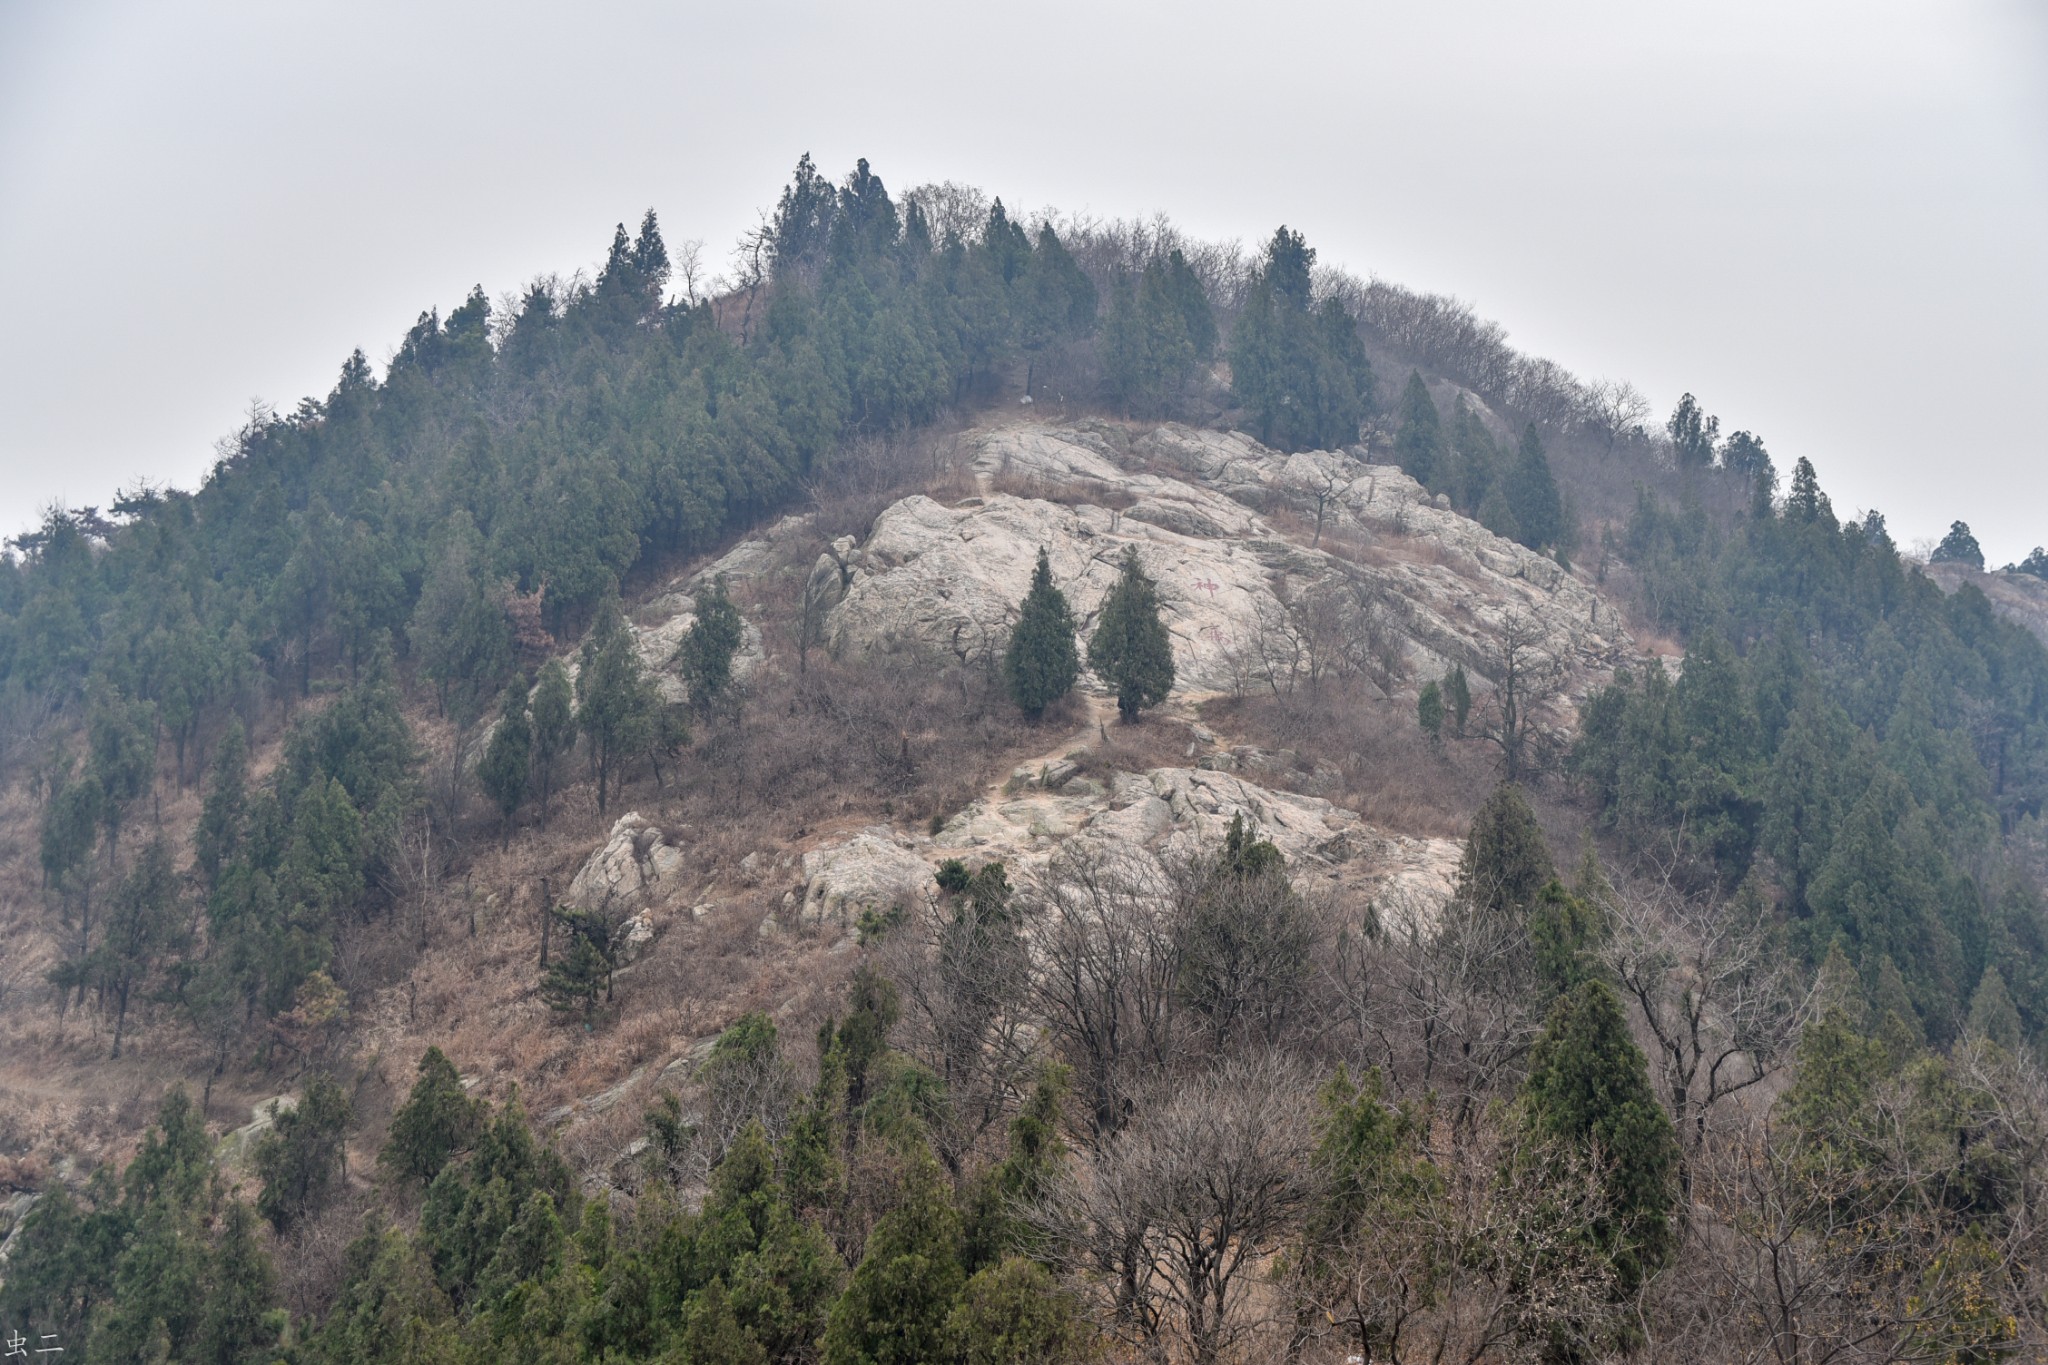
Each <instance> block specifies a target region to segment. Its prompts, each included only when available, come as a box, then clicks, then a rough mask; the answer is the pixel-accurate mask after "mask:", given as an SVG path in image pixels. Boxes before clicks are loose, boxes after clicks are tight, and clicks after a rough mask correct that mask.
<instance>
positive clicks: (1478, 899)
mask: <svg viewBox="0 0 2048 1365" xmlns="http://www.w3.org/2000/svg"><path fill="white" fill-rule="evenodd" d="M1556 877H1557V868H1556V866H1555V864H1553V863H1552V862H1551V860H1550V846H1549V845H1548V844H1547V843H1545V842H1544V839H1543V830H1542V827H1541V826H1539V825H1538V824H1537V823H1536V814H1535V812H1534V811H1532V810H1530V809H1529V803H1528V802H1527V801H1525V800H1524V799H1523V798H1522V793H1521V791H1520V789H1519V788H1517V787H1516V786H1514V784H1512V783H1509V782H1503V783H1501V784H1500V785H1499V786H1498V787H1495V788H1494V789H1493V794H1492V795H1490V796H1488V797H1487V798H1486V800H1485V802H1484V803H1483V804H1481V806H1480V807H1479V811H1478V813H1477V814H1476V815H1474V816H1473V817H1472V831H1471V833H1470V834H1469V835H1468V836H1466V840H1465V856H1464V859H1463V860H1462V861H1461V862H1460V863H1459V864H1458V894H1459V895H1460V896H1462V897H1464V898H1465V899H1466V900H1467V901H1468V902H1470V903H1471V904H1473V905H1475V906H1480V907H1483V908H1485V909H1487V910H1491V911H1495V912H1499V913H1512V914H1516V915H1520V914H1522V913H1525V912H1526V911H1527V910H1528V909H1529V908H1530V907H1531V906H1533V905H1535V904H1536V899H1537V897H1538V896H1540V895H1541V894H1542V893H1543V888H1544V887H1545V886H1546V885H1548V884H1549V883H1550V882H1552V881H1553V880H1555V879H1556Z"/></svg>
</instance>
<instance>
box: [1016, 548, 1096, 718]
mask: <svg viewBox="0 0 2048 1365" xmlns="http://www.w3.org/2000/svg"><path fill="white" fill-rule="evenodd" d="M1080 675H1081V656H1080V651H1079V650H1078V649H1077V648H1076V646H1075V644H1074V614H1073V612H1072V611H1071V610H1069V609H1068V607H1067V598H1066V594H1065V593H1063V592H1061V591H1060V590H1059V589H1058V588H1056V587H1054V586H1053V582H1052V561H1051V559H1050V558H1049V557H1048V556H1047V554H1046V551H1045V549H1044V547H1042V546H1041V547H1040V548H1039V551H1038V565H1037V567H1036V568H1034V569H1033V570H1032V571H1031V589H1030V591H1029V592H1027V593H1025V594H1024V601H1023V604H1022V605H1021V606H1019V607H1018V609H1017V628H1016V629H1015V630H1014V631H1012V632H1011V633H1010V642H1009V645H1008V646H1007V647H1006V648H1005V649H1004V650H1003V683H1004V685H1005V686H1006V687H1008V688H1009V691H1010V700H1012V701H1014V702H1016V703H1017V707H1018V709H1019V710H1021V711H1023V713H1024V714H1025V715H1026V716H1027V717H1029V718H1030V719H1031V720H1033V721H1036V720H1037V719H1038V718H1039V717H1040V716H1042V715H1044V714H1045V708H1046V707H1048V706H1050V705H1052V704H1053V703H1054V702H1056V701H1058V700H1059V699H1060V698H1061V697H1064V696H1066V695H1067V693H1069V692H1071V691H1072V690H1073V688H1074V681H1075V679H1077V678H1078V677H1080Z"/></svg>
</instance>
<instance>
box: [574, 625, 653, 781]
mask: <svg viewBox="0 0 2048 1365" xmlns="http://www.w3.org/2000/svg"><path fill="white" fill-rule="evenodd" d="M657 703H658V698H657V696H656V694H655V691H654V684H653V682H652V681H651V680H650V679H649V678H648V677H647V673H646V669H645V667H644V666H643V665H642V664H641V662H640V651H639V649H638V647H637V646H636V645H635V644H634V640H633V631H632V628H631V627H630V626H628V625H627V624H626V617H625V613H624V612H623V611H621V610H620V608H619V602H618V599H617V598H616V597H613V598H607V599H606V600H605V603H604V605H603V607H602V608H601V609H600V610H599V612H598V617H597V624H596V625H594V626H592V627H591V630H590V638H589V639H587V640H585V641H584V643H583V667H582V669H581V671H580V672H578V673H577V675H576V724H577V725H578V726H579V727H580V728H581V729H582V731H583V733H584V734H585V735H586V736H588V737H589V740H590V761H591V766H592V767H593V768H594V769H596V777H597V810H598V814H600V815H602V814H604V811H605V807H606V804H607V803H608V801H609V798H610V795H611V791H612V787H613V780H612V779H613V777H614V775H615V774H616V773H617V772H618V769H619V768H620V766H621V765H622V764H623V763H624V762H625V760H626V758H627V757H628V756H629V755H632V754H637V753H640V752H642V751H643V750H645V749H646V748H647V747H648V745H649V743H650V742H651V740H652V739H653V737H654V727H655V721H656V709H657Z"/></svg>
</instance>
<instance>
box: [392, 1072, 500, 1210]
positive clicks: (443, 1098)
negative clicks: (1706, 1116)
mask: <svg viewBox="0 0 2048 1365" xmlns="http://www.w3.org/2000/svg"><path fill="white" fill-rule="evenodd" d="M483 1122H484V1105H483V1102H482V1101H480V1100H472V1099H470V1098H469V1096H468V1095H467V1094H465V1093H464V1091H463V1089H462V1077H461V1076H460V1075H458V1074H457V1073H456V1070H455V1064H454V1063H453V1062H451V1061H449V1060H448V1058H447V1056H446V1055H445V1054H444V1053H443V1052H442V1051H441V1049H440V1048H438V1047H430V1048H428V1049H427V1050H426V1052H425V1053H423V1054H422V1055H421V1057H420V1064H419V1078H418V1079H417V1080H415V1081H414V1082H413V1085H412V1091H411V1093H410V1094H408V1095H407V1096H406V1098H405V1103H404V1104H401V1105H400V1106H399V1107H398V1112H397V1113H395V1114H393V1115H392V1116H391V1131H390V1133H389V1135H388V1136H386V1138H385V1139H384V1148H383V1150H382V1151H380V1152H378V1153H377V1164H378V1165H379V1166H382V1167H383V1168H384V1169H385V1170H387V1171H390V1172H391V1173H392V1174H393V1175H394V1176H397V1177H398V1178H399V1179H401V1180H413V1181H418V1182H419V1183H421V1184H426V1183H427V1182H429V1181H431V1180H433V1178H434V1177H435V1176H437V1175H439V1174H440V1173H441V1168H442V1167H443V1166H446V1165H447V1164H448V1161H449V1159H450V1158H451V1157H453V1156H454V1155H455V1154H456V1153H457V1152H460V1151H462V1150H463V1149H465V1148H467V1147H468V1146H470V1145H471V1144H472V1143H474V1142H475V1141H476V1138H477V1134H478V1133H479V1132H480V1131H481V1130H482V1127H483Z"/></svg>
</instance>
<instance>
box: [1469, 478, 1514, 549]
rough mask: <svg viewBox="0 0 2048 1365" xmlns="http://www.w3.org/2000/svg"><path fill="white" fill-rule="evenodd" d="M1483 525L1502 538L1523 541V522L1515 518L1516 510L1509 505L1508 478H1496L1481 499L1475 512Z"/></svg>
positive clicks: (1475, 515)
mask: <svg viewBox="0 0 2048 1365" xmlns="http://www.w3.org/2000/svg"><path fill="white" fill-rule="evenodd" d="M1474 517H1475V519H1476V520H1477V521H1478V522H1479V524H1480V525H1481V526H1484V527H1485V528H1486V529H1487V530H1489V531H1491V532H1493V533H1494V534H1495V535H1497V536H1499V537H1500V538H1501V539H1502V540H1512V541H1514V542H1515V543H1517V544H1520V543H1521V541H1522V523H1520V522H1519V521H1516V520H1515V513H1514V510H1513V509H1512V508H1511V507H1509V506H1508V494H1507V482H1506V480H1495V482H1494V483H1493V485H1492V486H1491V487H1490V488H1488V489H1487V490H1486V496H1485V497H1484V498H1482V499H1480V502H1479V509H1478V511H1477V512H1476V513H1474Z"/></svg>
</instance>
